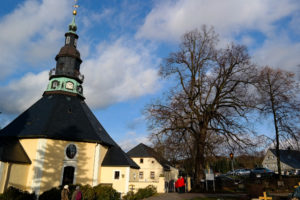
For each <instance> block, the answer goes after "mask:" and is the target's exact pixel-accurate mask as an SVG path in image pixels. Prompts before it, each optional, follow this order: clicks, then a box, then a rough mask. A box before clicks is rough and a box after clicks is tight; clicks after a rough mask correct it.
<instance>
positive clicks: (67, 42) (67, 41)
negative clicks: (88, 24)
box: [66, 36, 71, 44]
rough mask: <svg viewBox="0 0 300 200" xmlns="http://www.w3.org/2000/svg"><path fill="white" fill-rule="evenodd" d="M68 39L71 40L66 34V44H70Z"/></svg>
mask: <svg viewBox="0 0 300 200" xmlns="http://www.w3.org/2000/svg"><path fill="white" fill-rule="evenodd" d="M70 41H71V38H70V36H67V38H66V44H70Z"/></svg>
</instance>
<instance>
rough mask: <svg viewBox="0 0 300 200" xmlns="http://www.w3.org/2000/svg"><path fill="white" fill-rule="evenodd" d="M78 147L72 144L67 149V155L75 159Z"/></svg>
mask: <svg viewBox="0 0 300 200" xmlns="http://www.w3.org/2000/svg"><path fill="white" fill-rule="evenodd" d="M76 153H77V148H76V146H75V145H74V144H70V145H69V146H68V147H67V149H66V155H67V157H68V158H70V159H73V158H74V157H75V156H76Z"/></svg>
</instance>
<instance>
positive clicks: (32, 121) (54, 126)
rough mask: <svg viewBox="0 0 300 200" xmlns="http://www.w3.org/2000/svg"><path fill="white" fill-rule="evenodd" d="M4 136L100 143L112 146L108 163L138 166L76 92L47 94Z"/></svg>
mask: <svg viewBox="0 0 300 200" xmlns="http://www.w3.org/2000/svg"><path fill="white" fill-rule="evenodd" d="M3 137H12V138H18V139H24V138H49V139H55V140H67V141H79V142H95V143H100V144H103V145H106V146H109V150H108V152H107V155H106V156H105V159H104V161H105V164H106V165H109V164H110V166H114V165H115V164H118V165H121V164H122V165H124V166H130V167H133V168H138V165H137V164H136V163H134V161H132V160H131V159H130V158H129V157H128V156H127V155H126V154H125V153H124V152H123V151H122V149H121V148H120V147H119V146H118V145H117V144H116V143H115V142H114V141H113V139H112V138H111V137H110V136H109V135H108V133H107V132H106V130H105V129H104V128H103V126H102V125H101V124H100V122H99V121H98V120H97V118H96V117H95V115H94V114H93V113H92V111H91V110H90V109H89V107H88V106H87V104H86V103H85V102H84V100H82V99H80V98H78V97H76V96H68V95H63V94H50V95H44V96H43V97H42V98H41V99H40V100H38V101H37V102H36V103H35V104H33V105H32V106H31V107H30V108H28V109H27V110H26V111H25V112H23V113H22V114H21V115H19V116H18V117H17V118H16V119H15V120H13V121H12V122H11V123H10V124H9V125H7V126H6V127H5V128H3V129H2V130H0V140H3V139H2V138H3ZM110 157H111V158H110ZM115 157H116V158H118V159H119V162H118V163H116V162H115V161H114V158H115Z"/></svg>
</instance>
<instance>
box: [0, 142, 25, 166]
mask: <svg viewBox="0 0 300 200" xmlns="http://www.w3.org/2000/svg"><path fill="white" fill-rule="evenodd" d="M0 160H1V161H2V162H10V163H20V164H31V160H30V159H29V157H28V156H27V154H26V152H25V151H24V149H23V147H22V145H21V144H20V142H19V140H18V139H16V138H1V140H0Z"/></svg>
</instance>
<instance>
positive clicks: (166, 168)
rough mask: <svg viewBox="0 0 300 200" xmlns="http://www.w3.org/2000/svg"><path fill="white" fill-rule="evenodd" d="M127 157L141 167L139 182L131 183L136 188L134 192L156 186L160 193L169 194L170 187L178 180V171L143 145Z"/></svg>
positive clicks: (134, 149) (130, 152)
mask: <svg viewBox="0 0 300 200" xmlns="http://www.w3.org/2000/svg"><path fill="white" fill-rule="evenodd" d="M127 155H128V156H129V157H130V158H131V159H132V160H133V161H134V162H135V163H137V164H138V165H139V167H140V169H139V174H138V176H139V180H138V181H136V182H131V183H130V184H132V185H133V186H134V190H137V189H138V188H143V187H145V186H147V185H154V186H155V187H156V188H157V191H158V192H167V190H168V189H167V188H170V187H169V185H170V184H173V183H174V181H176V180H177V178H178V174H179V172H178V169H176V168H175V167H173V166H172V165H171V163H170V162H168V161H167V160H166V159H164V158H163V157H162V156H161V155H159V154H158V153H157V152H156V151H155V150H154V149H152V148H151V147H148V146H147V145H145V144H143V143H140V144H139V145H137V146H136V147H134V148H132V149H131V150H129V151H128V152H127ZM171 187H172V186H171Z"/></svg>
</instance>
